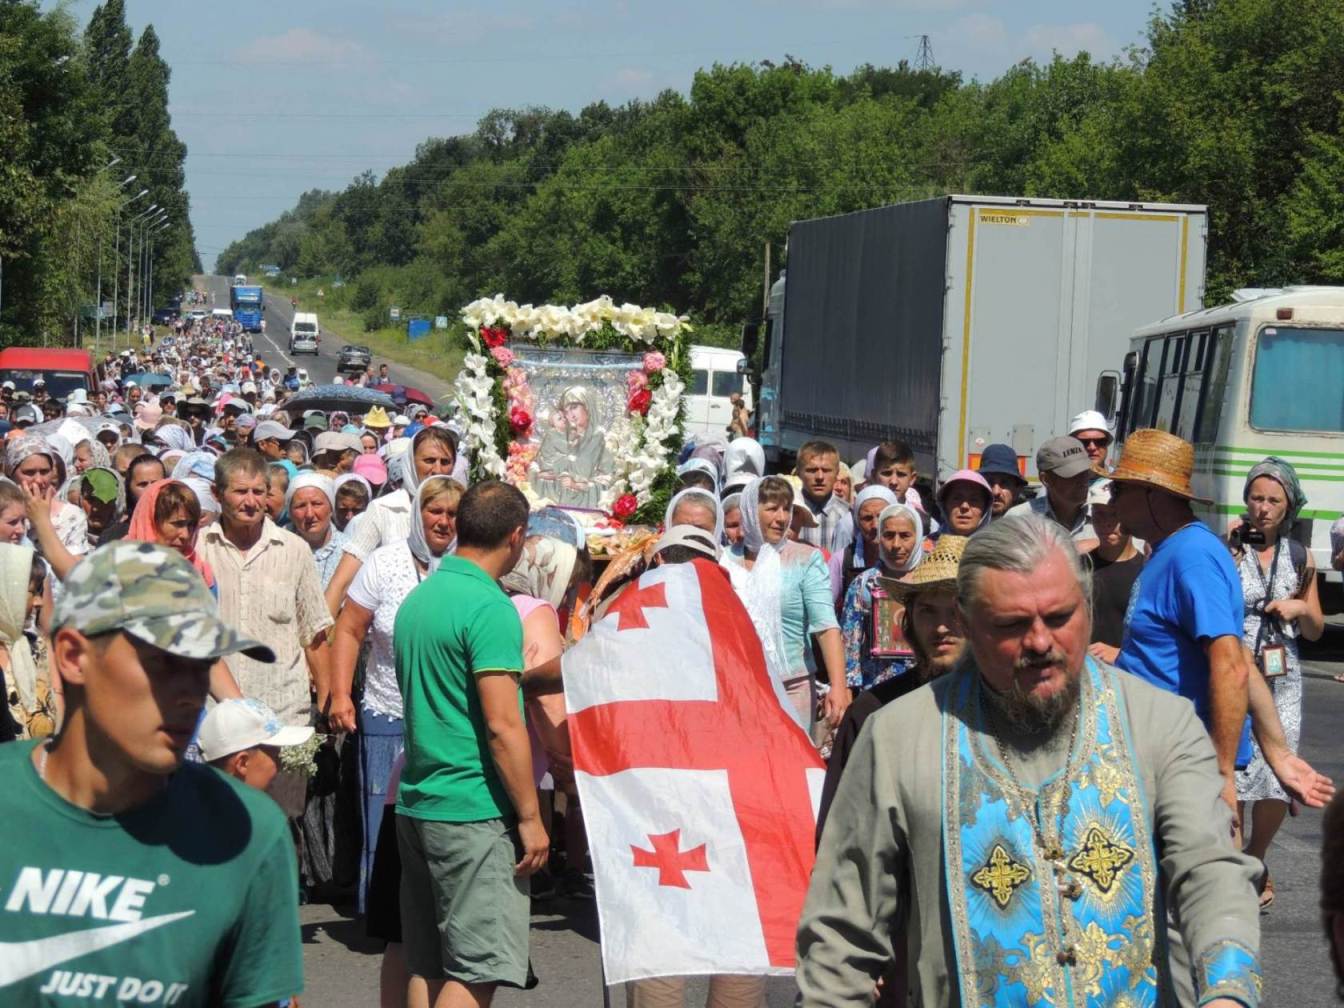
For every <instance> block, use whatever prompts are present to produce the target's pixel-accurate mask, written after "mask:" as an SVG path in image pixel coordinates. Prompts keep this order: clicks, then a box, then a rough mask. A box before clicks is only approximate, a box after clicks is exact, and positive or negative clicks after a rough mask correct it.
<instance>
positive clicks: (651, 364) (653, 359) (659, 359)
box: [644, 350, 667, 374]
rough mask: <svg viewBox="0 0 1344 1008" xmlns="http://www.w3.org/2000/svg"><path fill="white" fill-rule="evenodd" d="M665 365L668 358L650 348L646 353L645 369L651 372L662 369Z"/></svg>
mask: <svg viewBox="0 0 1344 1008" xmlns="http://www.w3.org/2000/svg"><path fill="white" fill-rule="evenodd" d="M665 367H667V358H666V357H664V356H663V355H662V354H660V353H659V352H658V351H657V350H650V351H649V352H648V353H646V354H645V355H644V370H645V371H647V372H648V373H649V374H653V373H654V372H655V371H661V370H662V369H663V368H665Z"/></svg>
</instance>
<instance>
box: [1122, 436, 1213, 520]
mask: <svg viewBox="0 0 1344 1008" xmlns="http://www.w3.org/2000/svg"><path fill="white" fill-rule="evenodd" d="M1194 470H1195V448H1194V445H1192V444H1191V443H1190V442H1189V441H1186V440H1184V439H1182V438H1178V437H1177V436H1176V435H1175V434H1168V433H1167V432H1166V431H1160V430H1152V429H1148V430H1136V431H1134V433H1132V434H1130V435H1129V436H1128V437H1127V438H1125V446H1124V448H1123V450H1122V451H1121V452H1120V461H1119V462H1117V463H1116V465H1115V471H1114V472H1112V473H1111V482H1113V483H1142V484H1143V485H1144V486H1147V487H1152V488H1153V489H1154V490H1161V491H1163V492H1164V493H1169V494H1171V495H1172V496H1173V497H1183V498H1185V499H1186V500H1190V501H1198V502H1199V503H1201V504H1212V503H1213V502H1212V501H1210V500H1208V499H1207V498H1204V497H1196V496H1195V492H1194V490H1192V489H1191V487H1190V476H1191V474H1192V473H1193V472H1194Z"/></svg>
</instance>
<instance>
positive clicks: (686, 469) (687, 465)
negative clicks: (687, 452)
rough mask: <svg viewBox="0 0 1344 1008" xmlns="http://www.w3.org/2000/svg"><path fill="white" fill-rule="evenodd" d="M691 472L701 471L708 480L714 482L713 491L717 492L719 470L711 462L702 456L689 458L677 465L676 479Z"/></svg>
mask: <svg viewBox="0 0 1344 1008" xmlns="http://www.w3.org/2000/svg"><path fill="white" fill-rule="evenodd" d="M693 472H702V473H704V474H705V475H706V476H708V477H709V478H710V481H711V482H712V483H713V484H714V493H715V494H717V493H718V492H719V471H718V469H716V468H715V467H714V464H713V463H712V462H708V461H706V460H705V459H702V458H690V459H687V460H686V461H685V462H683V463H682V464H681V465H679V466H677V478H678V479H680V478H681V477H683V476H685V475H686V474H687V473H693Z"/></svg>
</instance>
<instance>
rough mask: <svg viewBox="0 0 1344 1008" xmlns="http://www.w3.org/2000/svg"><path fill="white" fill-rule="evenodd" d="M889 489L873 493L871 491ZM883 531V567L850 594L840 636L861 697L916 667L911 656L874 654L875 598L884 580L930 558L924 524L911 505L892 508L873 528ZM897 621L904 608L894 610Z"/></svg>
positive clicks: (848, 673) (865, 575) (848, 672)
mask: <svg viewBox="0 0 1344 1008" xmlns="http://www.w3.org/2000/svg"><path fill="white" fill-rule="evenodd" d="M873 489H882V490H883V491H884V492H886V493H890V491H886V490H885V488H878V487H868V488H867V489H865V490H864V491H863V492H864V493H867V492H868V490H873ZM873 526H874V528H875V529H876V530H877V536H876V540H877V547H876V549H877V553H878V559H877V563H876V564H875V565H874V566H872V567H870V568H868V569H867V570H865V571H863V572H862V573H861V574H859V575H858V577H856V578H855V579H854V580H853V581H852V582H851V583H850V586H849V590H848V591H847V592H846V594H845V604H844V609H843V611H842V612H841V615H840V632H841V633H842V634H843V635H844V639H845V680H846V682H848V683H849V686H850V688H851V689H852V690H854V691H855V692H856V693H860V692H862V691H863V690H867V689H872V688H873V687H874V686H876V685H877V684H878V683H880V682H885V681H886V680H888V679H891V678H893V677H895V676H898V675H900V674H901V673H903V672H904V671H905V670H906V668H907V667H908V666H909V664H910V659H909V657H908V656H905V655H882V654H874V653H873V652H874V648H875V647H876V645H877V642H876V641H875V640H874V633H873V631H874V627H873V597H874V592H875V591H878V592H880V591H881V589H880V588H879V587H878V583H877V579H878V578H879V577H884V578H891V579H892V580H900V579H902V578H904V577H906V575H908V574H910V573H911V572H912V571H913V570H914V569H915V568H916V567H917V566H918V565H919V562H920V560H922V559H923V558H924V522H923V520H922V519H921V518H920V516H919V512H918V511H916V510H915V509H914V508H912V507H910V506H909V505H906V504H889V505H887V506H886V507H885V508H883V509H882V512H881V513H880V514H879V515H878V516H877V518H876V520H875V521H874V522H873ZM892 616H893V618H895V619H897V620H899V618H900V607H899V605H896V604H893V609H892Z"/></svg>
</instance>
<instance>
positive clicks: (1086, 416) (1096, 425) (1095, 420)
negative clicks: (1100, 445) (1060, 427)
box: [1069, 409, 1114, 437]
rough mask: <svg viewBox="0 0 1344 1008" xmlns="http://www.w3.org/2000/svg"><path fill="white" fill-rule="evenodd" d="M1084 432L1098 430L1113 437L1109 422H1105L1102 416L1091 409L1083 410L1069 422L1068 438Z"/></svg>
mask: <svg viewBox="0 0 1344 1008" xmlns="http://www.w3.org/2000/svg"><path fill="white" fill-rule="evenodd" d="M1085 430H1099V431H1102V432H1104V433H1105V434H1107V435H1110V436H1112V437H1114V432H1113V431H1112V430H1111V424H1110V421H1109V420H1107V419H1106V418H1105V417H1104V416H1102V415H1101V414H1100V413H1099V412H1097V411H1096V410H1092V409H1088V410H1083V411H1082V412H1081V413H1079V414H1078V415H1077V416H1076V417H1074V418H1073V419H1072V420H1070V421H1069V436H1070V437H1072V436H1073V435H1074V434H1077V433H1078V432H1079V431H1085Z"/></svg>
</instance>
